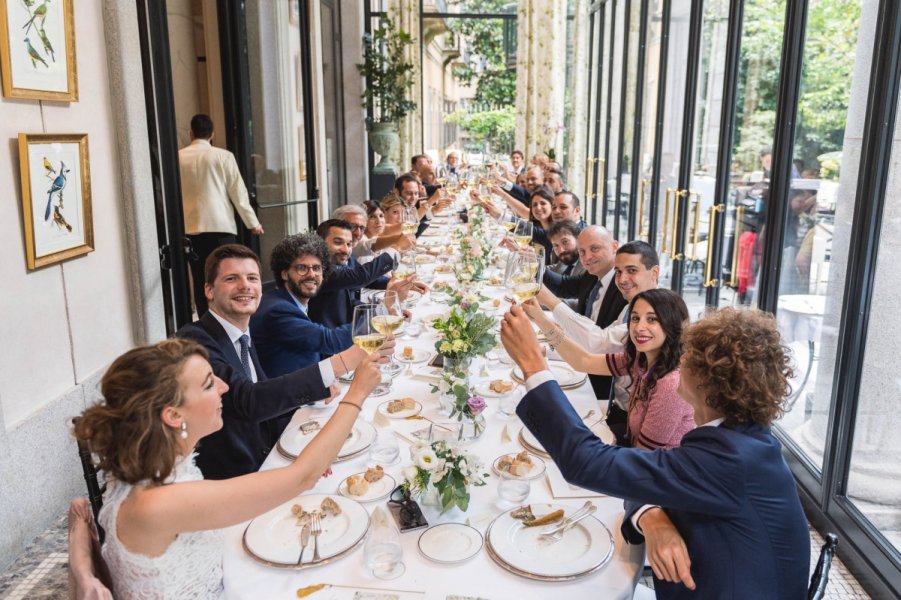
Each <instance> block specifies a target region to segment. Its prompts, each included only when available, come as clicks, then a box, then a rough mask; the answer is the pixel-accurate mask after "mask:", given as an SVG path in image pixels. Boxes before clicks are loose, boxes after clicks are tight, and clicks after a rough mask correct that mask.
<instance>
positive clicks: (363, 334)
mask: <svg viewBox="0 0 901 600" xmlns="http://www.w3.org/2000/svg"><path fill="white" fill-rule="evenodd" d="M384 311H385V308H384V307H380V305H378V304H358V305H357V306H355V307H354V316H353V321H351V323H352V325H351V336H352V339H353V342H354V344H356V345H357V346H359V347H360V348H362V349H363V350H365V351H366V352H368V353H369V354H372V353H373V352H375V351H377V350H378V349H379V348H381V347H382V344H384V343H385V340H387V339H388V336H387V335H386V334H384V333H382V332H380V331H379V330H378V329H377V328H376V327H374V326H373V321H374V320H375V317H377V316H381V314H383V313H384ZM389 389H391V385H390V382H389V384H388V385H385V384H384V383H382V384H379V386H378V387H376V388H375V389H374V390H373V391H372V394H371V395H372V396H373V397H375V396H383V395H385V394H387V393H388V390H389Z"/></svg>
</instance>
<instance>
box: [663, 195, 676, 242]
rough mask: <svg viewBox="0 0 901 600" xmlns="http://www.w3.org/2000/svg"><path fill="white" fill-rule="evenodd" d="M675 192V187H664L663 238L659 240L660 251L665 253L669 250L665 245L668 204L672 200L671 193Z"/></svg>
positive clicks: (667, 225)
mask: <svg viewBox="0 0 901 600" xmlns="http://www.w3.org/2000/svg"><path fill="white" fill-rule="evenodd" d="M675 193H676V188H666V195H665V196H664V198H663V230H662V231H663V240H661V242H660V253H661V254H666V253H667V252H669V251H670V250H669V248H667V246H666V240H667V235H669V211H670V206H671V204H672V202H673V195H674V194H675Z"/></svg>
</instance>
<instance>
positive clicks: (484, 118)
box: [444, 106, 516, 152]
mask: <svg viewBox="0 0 901 600" xmlns="http://www.w3.org/2000/svg"><path fill="white" fill-rule="evenodd" d="M444 120H445V121H446V122H448V123H454V124H456V125H458V126H460V127H461V128H463V129H465V130H466V131H467V133H469V137H470V140H471V141H472V142H474V143H475V144H478V146H477V147H473V150H482V149H487V150H490V151H495V152H497V151H509V149H511V148H513V133H514V130H515V129H516V109H515V108H514V107H513V106H505V107H504V108H498V109H493V110H484V111H481V112H466V111H463V110H458V111H456V112H454V113H452V114H450V115H448V116H446V117H445V118H444Z"/></svg>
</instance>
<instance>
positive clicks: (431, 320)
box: [420, 313, 447, 327]
mask: <svg viewBox="0 0 901 600" xmlns="http://www.w3.org/2000/svg"><path fill="white" fill-rule="evenodd" d="M446 318H447V315H446V314H440V313H432V314H430V315H426V316H424V317H423V318H422V319H420V321H422V322H423V323H425V324H426V325H428V326H429V327H434V325H435V321H437V320H438V319H446Z"/></svg>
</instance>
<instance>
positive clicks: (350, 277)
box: [319, 253, 394, 294]
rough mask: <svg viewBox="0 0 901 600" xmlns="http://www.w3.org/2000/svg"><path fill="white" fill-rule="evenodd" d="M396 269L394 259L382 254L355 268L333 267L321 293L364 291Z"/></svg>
mask: <svg viewBox="0 0 901 600" xmlns="http://www.w3.org/2000/svg"><path fill="white" fill-rule="evenodd" d="M393 267H394V258H393V257H392V256H391V255H390V254H388V253H385V254H380V255H379V256H377V257H376V258H375V259H374V260H372V261H370V262H368V263H366V264H365V265H361V264H359V263H356V264H355V265H354V266H353V267H333V268H332V269H331V271H329V274H328V276H327V277H326V279H325V281H323V282H322V287H320V288H319V293H320V294H322V293H324V292H330V291H334V290H341V289H351V290H354V289H362V288H364V287H366V286H367V285H369V284H370V283H372V282H373V281H375V280H376V279H378V278H379V277H381V276H382V275H384V274H385V273H387V272H388V271H390V270H391V269H392V268H393Z"/></svg>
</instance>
